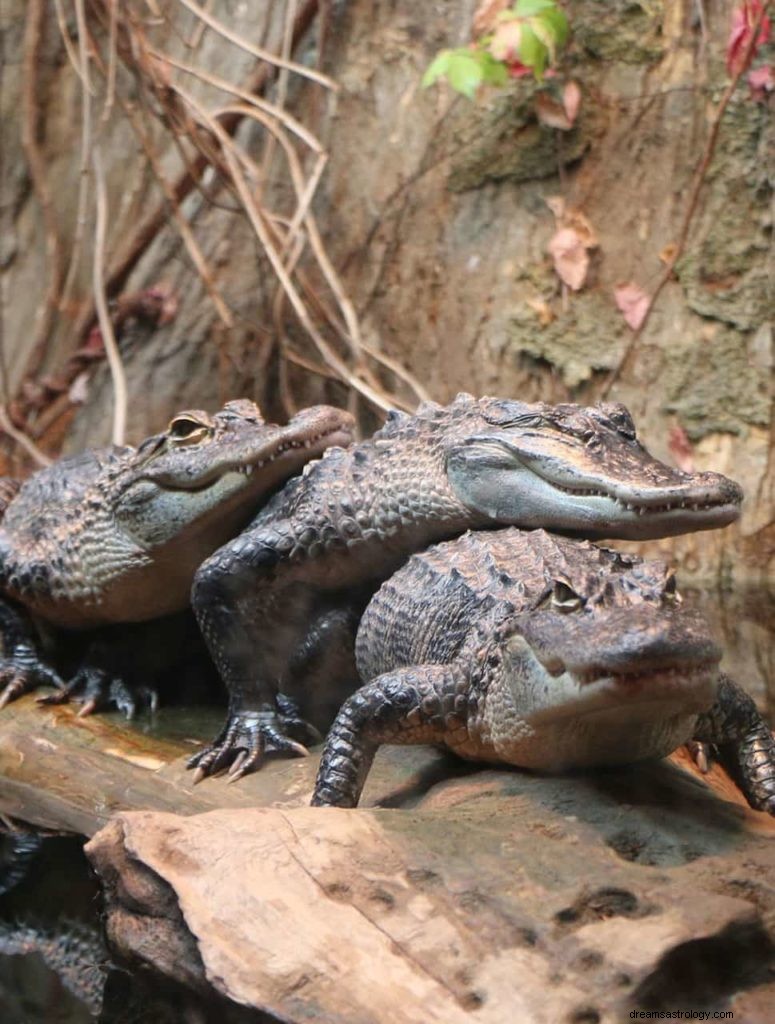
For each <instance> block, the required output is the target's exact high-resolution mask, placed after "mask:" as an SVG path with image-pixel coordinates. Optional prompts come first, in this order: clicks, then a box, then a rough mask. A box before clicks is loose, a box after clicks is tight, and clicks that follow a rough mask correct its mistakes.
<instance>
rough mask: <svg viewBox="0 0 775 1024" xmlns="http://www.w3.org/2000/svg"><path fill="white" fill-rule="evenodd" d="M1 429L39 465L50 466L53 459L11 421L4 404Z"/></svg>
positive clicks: (1, 410)
mask: <svg viewBox="0 0 775 1024" xmlns="http://www.w3.org/2000/svg"><path fill="white" fill-rule="evenodd" d="M0 430H2V431H3V433H4V434H7V435H8V436H9V437H10V438H12V440H14V441H15V442H16V443H17V444H18V445H19V447H20V448H23V449H24V451H25V452H27V454H28V455H29V456H30V458H31V459H33V460H34V461H35V462H37V464H38V465H39V466H50V465H51V462H52V460H51V459H50V458H49V457H48V455H44V454H43V452H42V451H41V450H40V448H38V447H37V445H36V444H34V442H33V441H31V440H30V438H29V437H27V435H26V434H25V433H24V431H22V430H19V429H18V428H17V427H15V426H14V425H13V423H11V418H10V416H9V415H8V412H7V410H6V408H5V406H4V405H0Z"/></svg>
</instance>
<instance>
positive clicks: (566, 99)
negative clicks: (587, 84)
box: [562, 82, 581, 124]
mask: <svg viewBox="0 0 775 1024" xmlns="http://www.w3.org/2000/svg"><path fill="white" fill-rule="evenodd" d="M562 105H563V107H564V108H565V116H566V117H567V118H568V121H569V122H570V124H574V123H575V121H576V118H577V117H578V116H579V110H580V109H581V86H580V85H579V84H578V82H568V83H567V85H566V86H565V88H564V89H563V90H562Z"/></svg>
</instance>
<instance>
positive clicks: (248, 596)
mask: <svg viewBox="0 0 775 1024" xmlns="http://www.w3.org/2000/svg"><path fill="white" fill-rule="evenodd" d="M292 543H293V542H292V539H288V538H287V537H286V536H285V535H284V534H283V533H281V532H275V531H272V532H271V533H269V532H267V533H262V532H258V531H253V532H251V531H250V530H248V531H246V532H245V533H243V534H242V535H241V536H239V537H237V538H236V539H235V540H234V541H232V542H231V543H229V544H227V545H225V546H224V547H222V548H220V549H219V550H218V551H217V552H216V553H215V554H214V555H213V556H211V557H210V558H209V559H208V560H207V561H206V562H204V563H203V565H202V566H201V567H200V568H199V570H198V571H197V574H196V576H195V578H194V585H193V589H192V594H191V603H192V606H193V608H194V612H195V614H196V617H197V621H198V623H199V626H200V629H201V630H202V634H203V635H204V638H205V641H206V643H207V646H208V648H209V650H210V654H211V656H212V658H213V661H214V662H215V665H216V667H217V669H218V671H219V673H220V675H221V678H222V679H223V681H224V683H225V684H226V686H227V688H228V690H229V711H228V715H227V718H226V723H225V725H224V727H223V729H222V730H221V732H220V734H219V735H218V737H217V738H216V739H215V741H214V742H213V743H211V744H210V745H209V746H207V747H205V748H204V750H202V751H200V752H199V753H198V754H195V755H194V756H193V757H192V758H190V759H189V762H188V767H189V768H195V769H196V781H199V780H200V779H202V778H204V776H206V775H213V774H215V773H216V772H220V771H223V770H224V769H228V770H229V777H230V778H231V779H233V780H236V779H238V778H241V777H242V776H243V775H246V774H247V773H248V772H250V771H253V770H255V769H256V768H257V767H259V765H260V764H261V762H262V761H263V758H264V754H265V752H266V751H267V750H281V751H287V752H289V753H293V754H297V755H302V756H304V755H306V754H307V753H308V751H307V748H306V747H305V746H303V745H302V744H301V743H299V742H298V741H297V740H295V739H293V738H292V737H291V736H289V735H288V733H289V732H291V731H294V729H300V728H301V729H303V726H304V724H305V723H303V722H302V721H301V719H300V718H299V716H298V714H297V713H296V711H295V709H293V710H291V709H289V708H288V707H287V706H286V705H285V704H284V703H283V702H282V701H280V702H278V689H279V686H278V684H279V681H280V677H281V675H282V673H283V671H284V666H285V663H287V660H288V652H289V651H292V650H294V648H295V645H296V643H297V642H298V639H299V637H300V636H302V635H303V624H304V621H305V617H306V615H307V614H308V612H309V608H310V601H311V599H312V593H311V591H310V590H309V588H305V587H296V588H293V587H292V584H291V582H290V580H282V579H278V578H277V577H278V574H277V573H276V572H275V567H276V566H277V563H278V562H279V561H280V560H281V558H282V557H283V555H286V554H287V553H288V551H289V545H290V546H292ZM284 575H285V576H289V575H291V576H292V571H290V572H289V570H288V568H287V567H285V573H284ZM312 734H313V735H314V733H312Z"/></svg>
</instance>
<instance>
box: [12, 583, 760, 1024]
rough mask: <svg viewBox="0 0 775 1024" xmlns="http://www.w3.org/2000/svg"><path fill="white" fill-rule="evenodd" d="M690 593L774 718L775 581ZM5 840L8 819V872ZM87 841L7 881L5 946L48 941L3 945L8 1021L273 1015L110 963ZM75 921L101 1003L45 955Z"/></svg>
mask: <svg viewBox="0 0 775 1024" xmlns="http://www.w3.org/2000/svg"><path fill="white" fill-rule="evenodd" d="M684 599H685V600H686V601H687V602H690V603H691V604H693V605H695V606H697V607H699V608H701V609H702V611H703V613H704V614H705V615H706V616H707V618H708V619H709V620H710V622H711V623H712V625H713V627H714V629H715V631H716V633H717V636H718V638H719V640H720V642H721V643H722V645H723V647H724V651H725V655H724V660H723V663H722V667H723V668H724V670H725V671H726V672H727V673H728V674H729V675H730V676H731V677H732V678H733V679H735V681H736V682H738V683H740V684H741V685H742V686H744V687H745V688H746V689H747V690H748V691H749V693H751V695H752V696H753V697H754V699H755V700H756V702H757V704H758V705H759V707H760V709H761V711H762V712H763V713H764V714H765V715H766V717H767V718H768V720H769V721H770V723H775V584H774V585H773V588H772V589H768V588H762V587H758V588H755V589H744V588H743V589H738V590H734V591H731V592H726V593H718V592H716V591H703V590H694V591H691V590H684ZM220 719H221V712H220V711H218V710H217V709H214V708H212V707H209V708H193V707H192V708H183V707H181V708H166V709H163V710H162V711H161V712H160V713H159V714H158V715H157V716H155V718H153V719H151V718H144V719H143V718H141V719H139V720H138V722H137V727H138V728H140V729H142V730H143V731H148V732H153V733H155V734H158V735H161V736H169V737H174V738H179V737H181V736H192V735H193V736H197V735H199V736H202V735H209V733H210V731H211V730H213V729H214V728H215V727H216V726H217V724H218V723H219V722H220ZM203 727H204V728H203ZM4 841H5V842H7V838H6V839H5V840H4V836H3V831H2V819H0V879H2V874H3V866H4V865H3V852H4V848H3V842H4ZM81 846H82V841H81V840H80V839H78V838H77V837H50V838H47V839H46V840H45V841H44V842H43V844H42V847H41V849H40V851H39V852H38V853H36V854H35V856H34V858H33V860H32V862H31V865H30V870H29V872H28V875H27V877H26V878H25V879H24V880H23V881H22V882H20V883H19V884H17V885H15V886H14V887H12V888H10V889H9V890H8V891H6V892H2V891H0V950H2V949H3V942H4V941H5V942H6V943H7V942H8V941H9V936H10V937H11V939H13V936H14V935H15V936H16V937H17V938H19V939H20V940H21V939H23V938H24V936H25V935H28V934H35V932H37V934H38V935H43V936H45V939H44V941H43V942H42V943H41V949H42V951H41V949H36V948H34V947H35V944H34V943H29V949H28V950H27V951H25V952H20V953H16V954H15V955H8V954H4V953H2V952H0V1022H2V1024H81V1022H87V1021H93V1020H96V1019H98V1020H100V1021H103V1022H104V1024H145V1022H147V1024H168V1022H169V1024H177V1022H178V1021H179V1022H181V1024H184V1022H185V1024H203V1022H204V1024H206V1022H207V1021H210V1020H213V1021H217V1024H229V1021H230V1020H234V1021H237V1020H238V1021H239V1022H240V1024H242V1022H243V1021H246V1020H254V1021H256V1022H258V1021H261V1020H264V1021H265V1020H267V1018H265V1017H263V1015H257V1014H248V1015H247V1016H246V1015H245V1011H240V1010H237V1009H235V1008H231V1007H230V1008H224V1007H220V1008H212V1007H211V1008H209V1009H208V1008H206V1007H204V1005H203V1004H202V1003H201V1001H200V1000H198V999H193V1000H192V999H191V997H190V996H187V995H185V994H184V993H181V992H172V991H169V990H167V989H163V988H162V989H160V988H158V987H155V986H154V985H152V984H151V983H150V982H149V981H148V980H146V979H145V978H144V977H141V976H138V975H135V976H131V975H129V974H128V973H126V972H125V971H124V970H121V969H117V968H116V967H111V966H110V959H109V957H108V954H107V952H106V950H105V948H104V946H103V945H102V942H103V939H102V933H101V920H100V897H99V892H98V889H97V886H96V883H95V881H94V879H93V877H92V876H91V874H90V871H89V868H88V864H87V862H86V859H85V857H84V856H83V853H82V850H81ZM6 850H7V848H6ZM31 929H34V931H30V930H31ZM68 929H69V930H71V931H72V930H73V929H80V930H81V933H82V934H83V935H84V936H85V938H84V941H83V944H82V945H81V947H80V949H81V953H82V958H83V959H84V960H86V961H88V963H87V966H89V967H91V968H93V969H94V970H95V971H96V972H97V973H96V975H95V974H94V973H93V974H92V975H91V976H88V975H87V976H88V977H90V980H91V983H92V990H93V992H92V995H93V996H94V998H95V999H96V1000H97V1003H99V1002H100V1001H102V999H103V996H104V1005H103V1007H102V1010H101V1011H99V1010H97V1009H96V1004H94V1003H93V1004H92V1006H91V1007H90V1006H89V1004H88V999H87V1000H86V1001H84V999H83V998H79V997H78V996H77V995H76V994H74V993H73V992H72V991H69V990H68V987H67V985H65V984H64V983H63V981H62V980H61V977H60V975H59V974H58V973H57V972H56V971H55V970H53V969H52V968H51V967H50V966H47V964H46V959H45V958H46V956H47V957H48V959H49V960H51V958H52V954H53V957H54V959H56V956H57V955H58V954H57V950H58V945H57V943H58V938H57V936H61V935H62V934H63V932H66V931H67V930H68ZM59 945H60V946H61V943H59ZM60 952H61V950H60ZM95 978H96V982H95ZM71 980H72V979H71ZM184 1004H187V1005H184ZM233 1013H234V1014H236V1016H232V1014H233Z"/></svg>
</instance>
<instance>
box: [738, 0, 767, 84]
mask: <svg viewBox="0 0 775 1024" xmlns="http://www.w3.org/2000/svg"><path fill="white" fill-rule="evenodd" d="M761 11H762V0H744V2H743V3H742V4H741V5H740V6H739V7H738V8H736V9H735V13H734V14H733V15H732V28H731V30H730V33H729V39H728V40H727V71H728V72H729V74H730V75H736V74H738V73H739V72H741V71H744V70H745V65H746V63H747V62H746V51H747V49H748V47H749V45H750V43H751V37H752V35H753V30H754V26H755V24H756V21H757V19H758V17H759V15H760V14H761ZM771 28H772V25H771V23H770V19H769V18H768V17H767V16H766V15H765V16H764V18H763V19H762V23H761V26H760V28H759V35H758V38H757V39H756V44H755V46H754V48H753V50H752V52H751V53H750V54H749V55H748V62H750V60H751V59H752V58H753V57H755V56H756V51H757V50H758V49H759V47H760V46H762V45H763V44H764V43H766V42H767V41H768V40H769V38H770V31H771Z"/></svg>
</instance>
